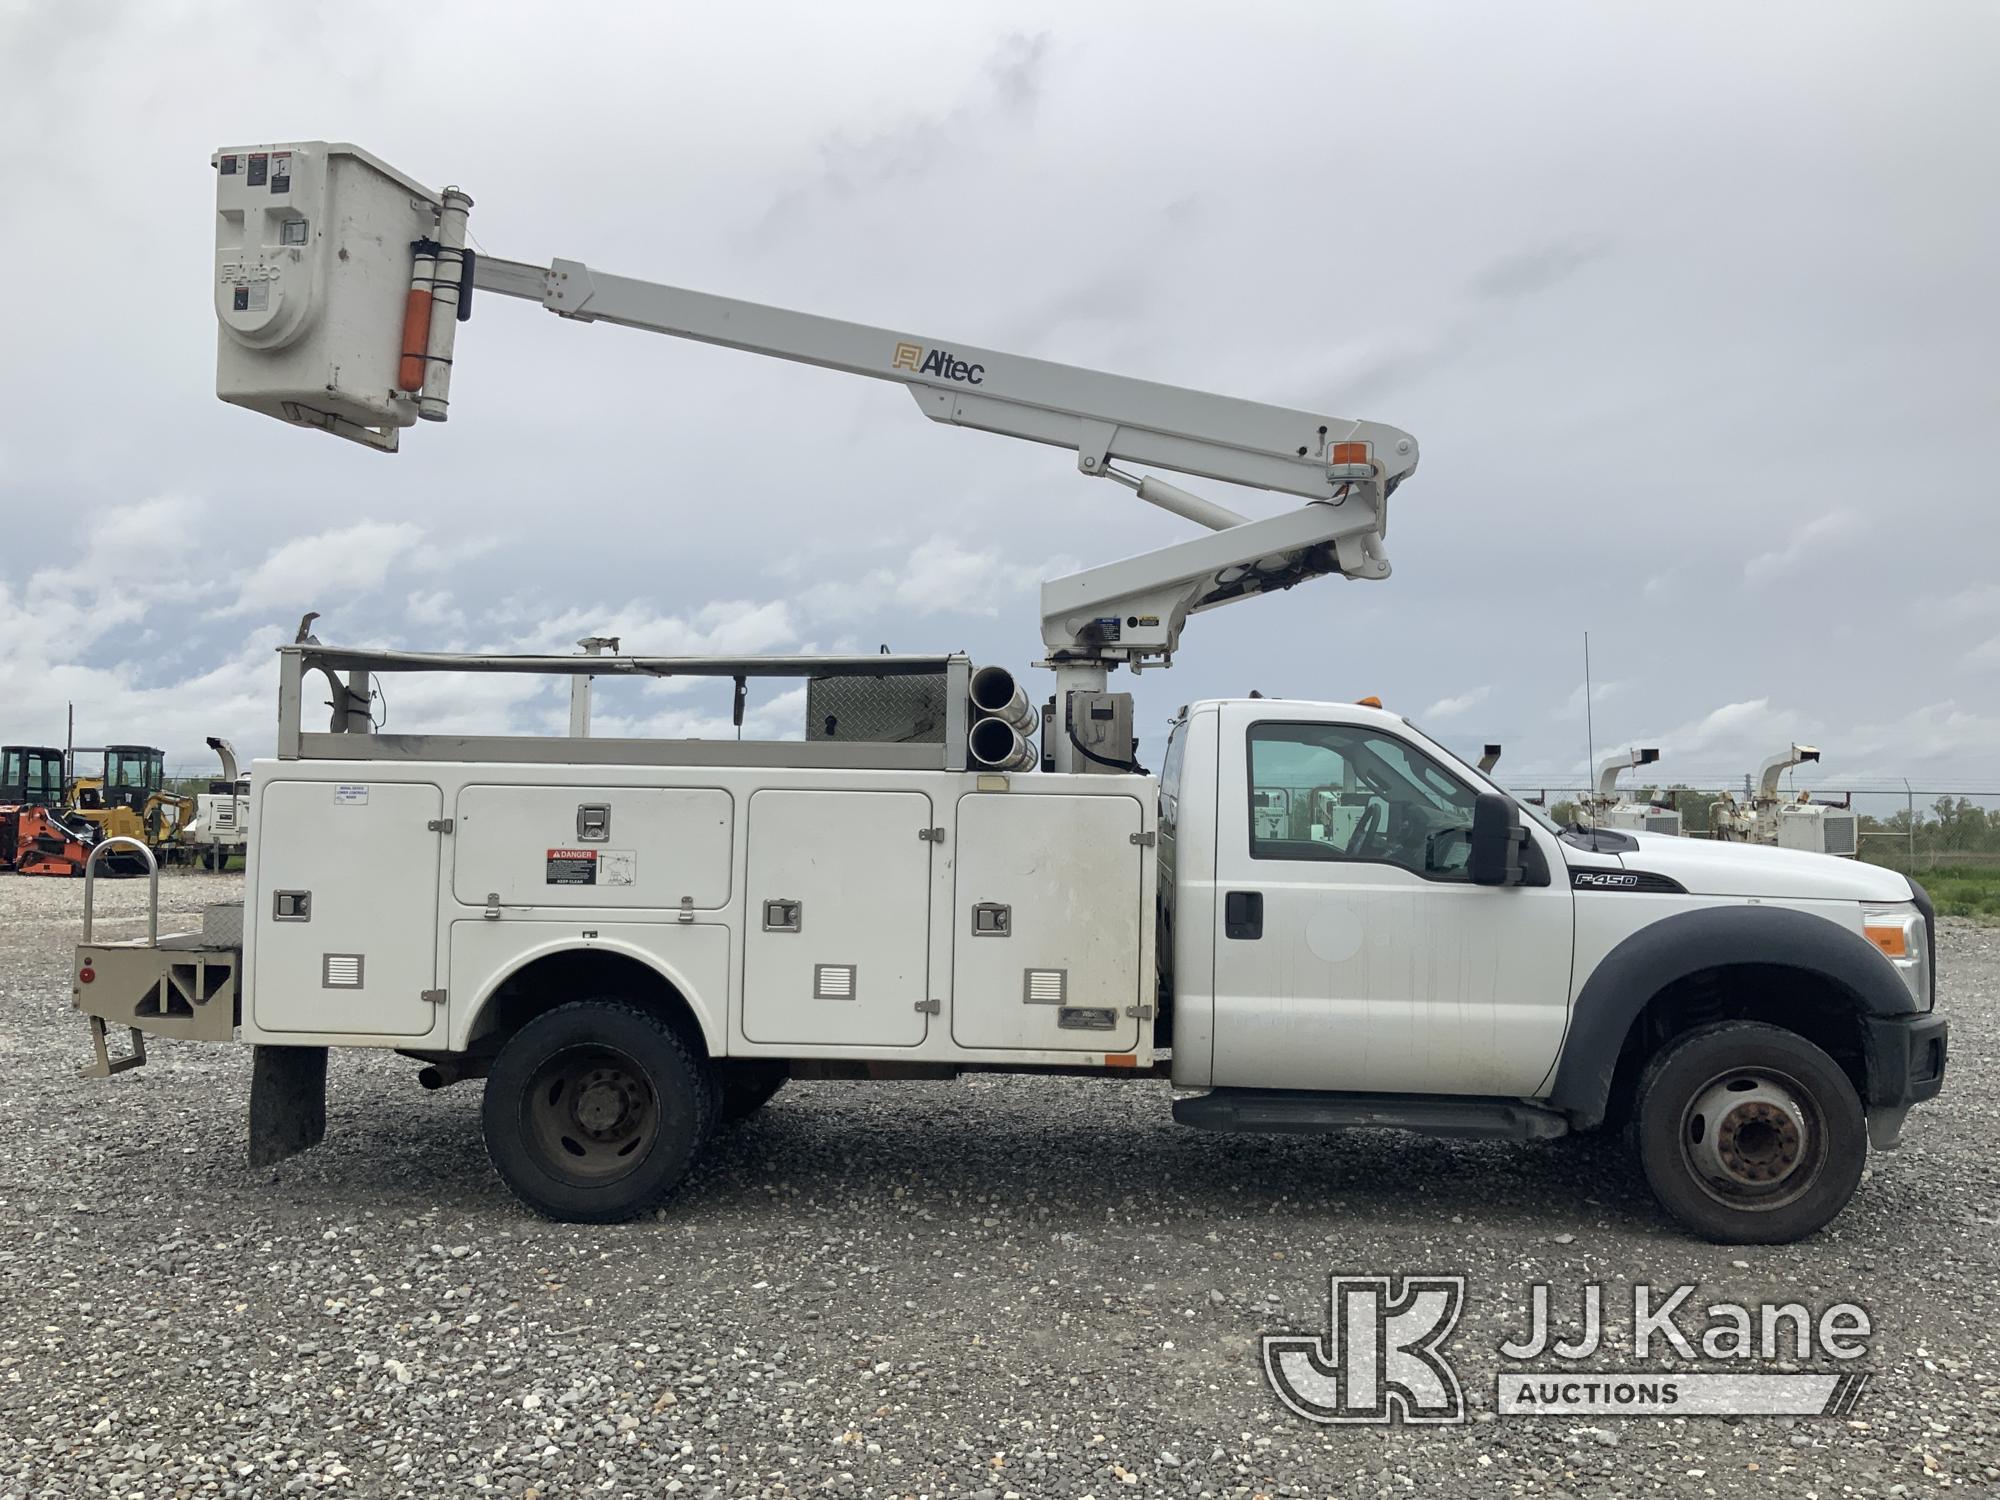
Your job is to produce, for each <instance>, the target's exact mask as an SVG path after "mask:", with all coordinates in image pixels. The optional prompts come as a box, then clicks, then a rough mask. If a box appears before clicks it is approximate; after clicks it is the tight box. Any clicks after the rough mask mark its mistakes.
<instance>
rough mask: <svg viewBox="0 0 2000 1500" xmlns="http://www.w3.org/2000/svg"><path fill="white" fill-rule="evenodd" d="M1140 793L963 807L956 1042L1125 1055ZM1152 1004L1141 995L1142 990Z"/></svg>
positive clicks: (955, 951)
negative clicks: (1122, 795) (1134, 795)
mask: <svg viewBox="0 0 2000 1500" xmlns="http://www.w3.org/2000/svg"><path fill="white" fill-rule="evenodd" d="M1142 826H1143V825H1142V809H1141V807H1140V805H1139V803H1138V801H1137V800H1135V799H1134V798H1131V797H1121V796H1066V795H1050V796H1042V795H1034V796H1021V795H1018V794H1015V793H1001V792H975V793H971V794H969V795H967V796H964V797H961V798H960V799H959V802H958V868H957V894H956V896H955V898H954V900H953V912H952V940H951V941H952V986H951V993H952V1001H951V1035H952V1040H954V1041H955V1042H957V1043H958V1044H959V1045H960V1046H961V1047H992V1048H1006V1049H1010V1050H1034V1051H1048V1052H1092V1053H1098V1052H1130V1051H1132V1050H1134V1048H1135V1047H1136V1046H1137V1045H1138V1041H1139V1016H1138V1010H1139V1007H1140V1004H1141V997H1140V994H1139V969H1140V962H1139V960H1140V935H1141V923H1143V922H1147V921H1150V920H1152V913H1151V912H1150V911H1147V910H1145V909H1144V907H1143V900H1144V891H1145V866H1146V861H1148V860H1150V859H1151V858H1152V857H1153V851H1152V850H1151V849H1150V848H1147V847H1144V846H1143V845H1141V844H1140V843H1138V842H1136V840H1137V839H1138V836H1139V833H1140V830H1141V827H1142ZM1147 1003H1150V997H1148V999H1147Z"/></svg>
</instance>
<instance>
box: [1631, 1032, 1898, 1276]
mask: <svg viewBox="0 0 2000 1500" xmlns="http://www.w3.org/2000/svg"><path fill="white" fill-rule="evenodd" d="M1637 1104H1638V1111H1637V1113H1638V1131H1639V1158H1640V1161H1641V1163H1642V1164H1643V1165H1644V1167H1645V1170H1646V1180H1647V1182H1649V1183H1650V1184H1651V1185H1652V1188H1653V1193H1654V1195H1655V1196H1656V1197H1657V1198H1658V1199H1659V1200H1660V1202H1661V1203H1662V1204H1663V1205H1664V1206H1665V1207H1666V1209H1667V1211H1668V1212H1670V1213H1671V1214H1673V1216H1674V1217H1675V1218H1677V1219H1679V1220H1680V1221H1681V1222H1682V1223H1683V1224H1685V1225H1686V1226H1687V1227H1688V1228H1689V1229H1692V1230H1693V1231H1694V1232H1695V1233H1696V1234H1699V1235H1701V1236H1702V1237H1703V1238H1704V1239H1709V1240H1714V1241H1717V1242H1718V1243H1721V1244H1735V1245H1782V1244H1789V1243H1790V1242H1791V1241H1793V1240H1799V1239H1804V1238H1805V1237H1806V1236H1807V1235H1809V1234H1811V1233H1813V1232H1814V1231H1815V1230H1817V1229H1820V1228H1822V1227H1824V1226H1825V1225H1826V1224H1827V1223H1828V1222H1830V1221H1831V1220H1832V1219H1833V1217H1834V1216H1835V1215H1836V1214H1838V1213H1839V1212H1840V1211H1841V1210H1842V1209H1843V1208H1845V1207H1846V1206H1847V1202H1848V1200H1849V1199H1850V1198H1852V1197H1853V1196H1854V1189H1855V1187H1856V1185H1857V1184H1859V1182H1860V1181H1861V1169H1862V1166H1863V1164H1864V1163H1865V1162H1866V1160H1867V1156H1868V1129H1867V1123H1866V1121H1865V1119H1864V1118H1863V1115H1862V1110H1861V1099H1860V1096H1859V1095H1858V1094H1856V1092H1855V1090H1854V1084H1853V1083H1852V1081H1850V1080H1849V1078H1848V1076H1847V1074H1846V1073H1844V1072H1843V1071H1842V1070H1841V1068H1840V1065H1839V1064H1838V1063H1836V1062H1835V1061H1834V1060H1833V1059H1832V1058H1830V1057H1828V1056H1827V1055H1826V1053H1825V1052H1823V1051H1821V1050H1820V1049H1819V1048H1818V1047H1816V1046H1814V1045H1813V1044H1812V1043H1811V1042H1809V1041H1807V1040H1806V1039H1805V1038H1804V1037H1802V1036H1799V1035H1797V1034H1796V1033H1794V1032H1790V1031H1786V1030H1784V1029H1783V1028H1782V1027H1778V1026H1767V1025H1765V1024H1763V1023H1762V1022H1757V1021H1723V1022H1720V1023H1718V1024H1716V1025H1712V1026H1702V1027H1698V1028H1696V1029H1695V1030H1693V1031H1690V1032H1687V1033H1686V1034H1685V1035H1682V1036H1678V1037H1675V1038H1674V1039H1673V1040H1672V1041H1670V1042H1668V1043H1667V1044H1666V1045H1665V1046H1664V1047H1662V1048H1661V1049H1660V1051H1659V1052H1658V1053H1657V1054H1655V1055H1654V1057H1653V1059H1652V1061H1651V1062H1649V1063H1647V1065H1646V1069H1645V1071H1644V1073H1643V1074H1641V1075H1640V1079H1639V1088H1638V1099H1637Z"/></svg>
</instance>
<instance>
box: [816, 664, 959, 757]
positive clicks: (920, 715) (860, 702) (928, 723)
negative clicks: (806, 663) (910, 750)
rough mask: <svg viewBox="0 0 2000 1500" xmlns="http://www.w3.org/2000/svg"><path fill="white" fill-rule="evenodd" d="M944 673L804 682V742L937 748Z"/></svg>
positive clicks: (940, 738) (941, 728) (941, 731)
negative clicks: (816, 741) (823, 741)
mask: <svg viewBox="0 0 2000 1500" xmlns="http://www.w3.org/2000/svg"><path fill="white" fill-rule="evenodd" d="M944 692H945V687H944V673H942V672H926V673H921V674H916V675H910V676H895V677H845V676H842V677H811V678H808V679H806V738H807V739H809V740H843V741H848V742H860V743H864V744H877V745H881V744H889V745H942V744H943V743H944Z"/></svg>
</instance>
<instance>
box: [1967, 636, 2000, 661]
mask: <svg viewBox="0 0 2000 1500" xmlns="http://www.w3.org/2000/svg"><path fill="white" fill-rule="evenodd" d="M1965 664H1966V665H1967V666H1969V667H2000V635H1996V636H1994V637H1993V639H1992V640H1990V641H1987V642H1986V643H1985V644H1983V645H1979V646H1974V647H1973V648H1972V649H1971V650H1970V651H1968V652H1966V653H1965Z"/></svg>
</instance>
